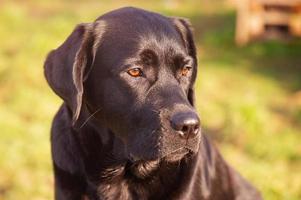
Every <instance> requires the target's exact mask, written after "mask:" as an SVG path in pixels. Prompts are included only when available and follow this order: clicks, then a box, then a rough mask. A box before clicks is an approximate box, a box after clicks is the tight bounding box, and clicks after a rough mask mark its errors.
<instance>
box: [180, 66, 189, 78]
mask: <svg viewBox="0 0 301 200" xmlns="http://www.w3.org/2000/svg"><path fill="white" fill-rule="evenodd" d="M190 70H191V67H188V66H186V67H183V68H182V69H181V75H182V76H187V74H188V72H189V71H190Z"/></svg>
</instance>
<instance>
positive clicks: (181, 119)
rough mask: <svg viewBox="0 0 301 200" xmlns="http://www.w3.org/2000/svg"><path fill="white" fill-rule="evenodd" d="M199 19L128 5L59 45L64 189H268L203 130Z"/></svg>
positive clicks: (165, 192)
mask: <svg viewBox="0 0 301 200" xmlns="http://www.w3.org/2000/svg"><path fill="white" fill-rule="evenodd" d="M196 73H197V56H196V47H195V44H194V41H193V36H192V32H191V27H190V24H189V22H188V21H187V20H185V19H181V18H173V17H172V18H171V17H164V16H162V15H159V14H156V13H153V12H148V11H145V10H142V9H137V8H121V9H118V10H115V11H112V12H109V13H107V14H105V15H103V16H101V17H99V18H98V19H97V20H96V21H94V22H93V23H85V24H80V25H78V26H77V27H76V28H75V30H74V31H73V32H72V34H71V35H70V36H69V37H68V39H67V40H66V41H65V42H64V43H63V44H62V45H61V46H60V47H59V48H57V49H56V50H53V51H51V52H50V53H49V55H48V57H47V59H46V62H45V75H46V79H47V81H48V83H49V85H50V86H51V88H52V89H53V90H54V92H55V93H56V94H57V95H59V96H60V97H61V98H62V99H63V100H64V103H63V105H62V106H61V108H60V110H59V111H58V113H57V114H56V116H55V118H54V121H53V126H52V131H51V133H52V134H51V142H52V146H51V147H52V157H53V166H54V173H55V199H57V200H63V199H70V200H80V199H89V200H96V199H122V200H123V199H124V200H127V199H128V200H129V199H138V200H143V199H154V200H159V199H163V200H164V199H179V200H180V199H181V200H182V199H184V200H186V199H187V200H189V199H212V200H214V199H221V200H227V199H237V200H238V199H240V200H247V199H261V196H260V194H259V192H257V190H256V189H255V188H253V186H251V185H250V184H249V183H248V182H247V181H246V180H245V179H243V178H242V177H241V176H240V175H239V174H238V173H237V172H236V171H234V170H233V169H232V168H231V167H229V165H228V164H227V163H226V162H225V161H224V160H223V158H222V157H221V155H220V154H219V152H218V151H217V149H216V148H215V147H214V146H213V144H212V143H210V141H209V140H208V139H207V138H206V137H205V136H204V135H201V131H200V130H201V129H200V120H199V117H198V115H197V113H196V111H195V109H194V90H193V84H194V81H195V79H196Z"/></svg>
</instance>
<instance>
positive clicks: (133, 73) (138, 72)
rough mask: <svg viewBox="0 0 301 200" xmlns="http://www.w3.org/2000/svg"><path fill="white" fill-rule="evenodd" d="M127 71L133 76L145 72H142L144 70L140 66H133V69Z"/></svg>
mask: <svg viewBox="0 0 301 200" xmlns="http://www.w3.org/2000/svg"><path fill="white" fill-rule="evenodd" d="M127 73H128V74H129V75H131V76H132V77H138V76H142V75H143V73H142V70H141V69H140V68H132V69H129V70H128V71H127Z"/></svg>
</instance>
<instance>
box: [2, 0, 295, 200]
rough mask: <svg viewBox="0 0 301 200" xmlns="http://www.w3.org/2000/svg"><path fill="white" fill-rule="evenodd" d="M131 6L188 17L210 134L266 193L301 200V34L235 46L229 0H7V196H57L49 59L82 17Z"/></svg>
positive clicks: (4, 89) (4, 30)
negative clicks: (47, 78) (291, 38)
mask: <svg viewBox="0 0 301 200" xmlns="http://www.w3.org/2000/svg"><path fill="white" fill-rule="evenodd" d="M129 2H130V3H129ZM177 2H178V3H177ZM126 5H134V6H139V7H143V8H146V9H150V10H154V11H158V12H161V13H163V14H167V15H173V16H183V17H187V18H190V19H191V21H192V23H193V26H194V27H195V36H196V41H197V46H198V51H199V76H198V79H197V83H196V91H197V92H196V96H197V109H198V111H199V113H200V115H201V118H202V124H203V127H204V132H206V133H207V134H208V135H209V136H210V137H212V138H213V140H214V141H215V142H216V143H217V145H218V146H219V148H220V150H221V151H222V154H223V155H224V156H225V158H226V160H228V162H229V163H230V164H231V165H232V166H234V167H235V168H236V169H238V170H239V171H240V173H241V174H243V175H244V176H245V177H247V178H248V179H249V180H251V181H252V182H253V184H254V185H255V186H256V187H258V188H259V189H260V190H261V191H262V193H263V195H264V197H265V199H271V200H274V199H290V200H297V199H301V146H300V144H299V141H300V140H301V135H300V134H301V93H300V92H299V93H298V90H300V88H301V76H300V73H301V60H300V56H301V41H300V40H294V41H291V42H286V43H283V42H277V41H267V42H260V43H259V42H258V43H253V44H251V45H249V46H247V47H243V48H237V47H236V46H235V45H234V42H233V38H234V26H235V13H234V10H233V8H232V7H231V6H229V5H228V4H227V3H226V2H221V3H219V4H218V3H210V1H205V0H203V1H201V2H198V1H196V0H195V1H194V0H189V1H185V3H180V1H172V0H166V1H151V2H150V1H149V3H147V2H145V3H142V1H128V2H127V1H118V2H117V1H112V2H111V1H108V0H106V1H101V2H100V1H96V0H94V1H83V0H82V1H71V0H70V1H67V0H66V1H58V0H56V1H50V0H45V1H38V0H29V1H26V3H25V2H22V1H4V2H3V1H2V3H0V24H1V26H0V44H1V48H0V130H1V135H0V155H1V156H0V200H1V199H5V200H12V199H33V200H41V199H52V198H53V178H52V168H51V158H50V147H49V130H50V124H51V120H52V117H53V115H54V114H55V112H56V110H57V109H58V107H59V105H60V103H61V100H60V99H59V98H58V97H57V96H55V95H54V94H53V92H52V91H51V90H50V89H49V87H48V86H47V84H46V81H45V80H44V76H43V62H44V59H45V56H46V54H47V52H48V51H50V50H51V49H53V48H56V47H57V46H58V45H59V44H61V43H62V41H63V40H64V39H65V38H66V37H67V36H68V34H70V32H71V31H72V29H73V28H74V26H75V25H76V24H77V23H80V22H88V21H93V20H94V19H95V18H96V17H97V16H99V15H100V14H102V13H104V12H106V11H109V10H112V9H115V8H118V7H121V6H126Z"/></svg>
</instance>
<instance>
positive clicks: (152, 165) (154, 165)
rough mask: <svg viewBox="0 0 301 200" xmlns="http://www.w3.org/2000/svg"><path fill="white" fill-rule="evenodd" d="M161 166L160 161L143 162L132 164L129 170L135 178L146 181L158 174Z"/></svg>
mask: <svg viewBox="0 0 301 200" xmlns="http://www.w3.org/2000/svg"><path fill="white" fill-rule="evenodd" d="M159 166H160V160H149V161H145V160H141V161H136V162H134V163H130V165H129V170H130V172H131V174H132V175H134V177H135V178H138V179H146V178H148V177H151V176H152V175H154V174H155V173H156V171H157V170H158V168H159Z"/></svg>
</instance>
